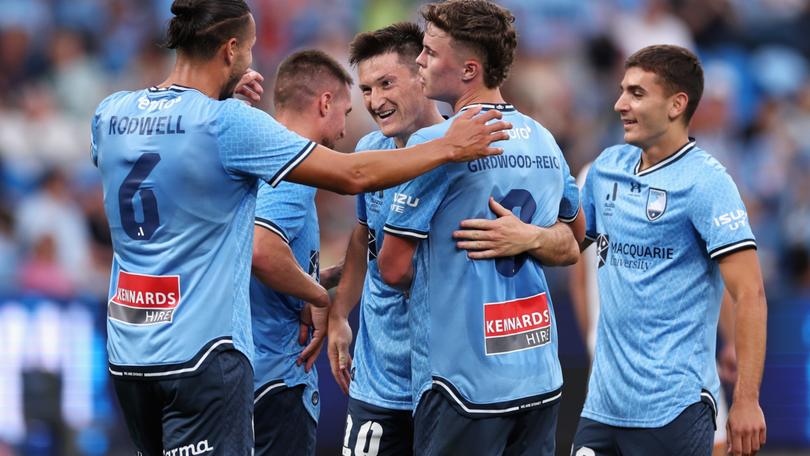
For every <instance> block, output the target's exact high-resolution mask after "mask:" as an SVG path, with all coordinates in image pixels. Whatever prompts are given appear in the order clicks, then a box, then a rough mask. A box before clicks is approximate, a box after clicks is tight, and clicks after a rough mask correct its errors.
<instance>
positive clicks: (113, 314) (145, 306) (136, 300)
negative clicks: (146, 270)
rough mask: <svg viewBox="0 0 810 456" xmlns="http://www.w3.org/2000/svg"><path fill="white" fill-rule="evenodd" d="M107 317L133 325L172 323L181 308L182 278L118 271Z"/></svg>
mask: <svg viewBox="0 0 810 456" xmlns="http://www.w3.org/2000/svg"><path fill="white" fill-rule="evenodd" d="M116 284H117V285H116V288H115V295H113V297H112V298H111V299H110V302H109V306H108V307H107V315H108V316H109V317H110V318H112V319H115V320H120V321H123V322H125V323H130V324H134V325H151V324H155V323H171V322H172V318H173V317H174V311H175V310H176V309H177V306H178V305H180V276H179V275H168V276H154V275H146V274H135V273H131V272H126V271H119V272H118V280H117V281H116Z"/></svg>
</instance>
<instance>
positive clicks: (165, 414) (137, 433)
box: [113, 350, 253, 456]
mask: <svg viewBox="0 0 810 456" xmlns="http://www.w3.org/2000/svg"><path fill="white" fill-rule="evenodd" d="M113 385H114V386H115V392H116V394H117V395H118V401H119V403H120V404H121V411H122V412H123V414H124V419H125V421H126V423H127V428H128V429H129V434H130V436H131V437H132V441H133V443H134V444H135V449H136V450H137V453H136V454H137V455H138V456H180V455H187V454H195V455H212V456H213V455H220V454H227V455H236V456H239V455H250V454H251V452H252V451H253V369H252V368H251V367H250V362H249V361H248V359H247V358H246V357H245V355H243V354H242V353H241V352H239V351H237V350H227V351H220V352H214V353H213V354H212V355H211V356H210V357H209V359H208V360H206V362H205V364H204V365H203V366H201V367H200V369H199V371H198V372H196V373H195V374H194V375H186V376H182V377H179V378H164V379H161V380H143V379H132V378H118V377H113Z"/></svg>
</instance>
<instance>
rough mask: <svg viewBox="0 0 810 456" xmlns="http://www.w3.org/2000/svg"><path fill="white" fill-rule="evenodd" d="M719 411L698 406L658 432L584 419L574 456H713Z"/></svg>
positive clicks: (707, 405)
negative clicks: (649, 455)
mask: <svg viewBox="0 0 810 456" xmlns="http://www.w3.org/2000/svg"><path fill="white" fill-rule="evenodd" d="M714 420H715V409H714V408H713V404H712V402H710V400H708V399H706V400H701V401H700V402H696V403H694V404H692V405H690V406H689V407H687V408H686V409H684V411H683V412H681V414H680V415H678V417H677V418H675V419H674V420H673V421H672V422H670V423H669V424H666V425H664V426H662V427H658V428H626V427H616V426H610V425H607V424H603V423H599V422H596V421H593V420H590V419H588V418H580V420H579V426H577V433H576V435H575V436H574V446H573V448H572V450H571V454H572V455H574V456H609V455H610V456H612V455H615V456H618V455H623V454H654V455H661V456H667V455H671V456H710V455H711V454H712V447H713V446H714V429H715V421H714Z"/></svg>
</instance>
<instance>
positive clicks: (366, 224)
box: [357, 219, 368, 226]
mask: <svg viewBox="0 0 810 456" xmlns="http://www.w3.org/2000/svg"><path fill="white" fill-rule="evenodd" d="M357 223H359V224H361V225H363V226H368V222H367V221H365V220H361V219H357Z"/></svg>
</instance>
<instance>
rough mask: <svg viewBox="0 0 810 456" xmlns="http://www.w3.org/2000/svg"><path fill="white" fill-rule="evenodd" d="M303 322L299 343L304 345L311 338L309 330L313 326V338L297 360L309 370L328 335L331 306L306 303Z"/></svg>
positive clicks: (302, 312)
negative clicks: (316, 305)
mask: <svg viewBox="0 0 810 456" xmlns="http://www.w3.org/2000/svg"><path fill="white" fill-rule="evenodd" d="M300 318H301V323H300V326H299V330H298V343H299V344H301V345H304V344H306V343H307V339H309V332H310V331H309V330H310V328H312V339H310V340H309V345H307V346H306V347H304V350H303V351H302V352H301V354H300V355H299V356H298V359H297V360H296V361H295V363H296V364H297V365H299V366H300V365H301V364H304V372H309V371H310V369H312V365H313V364H315V360H317V359H318V355H319V354H320V353H321V348H323V342H324V338H325V337H326V332H327V329H328V328H327V325H328V321H329V307H328V306H327V307H315V306H313V305H311V304H309V303H307V304H305V305H304V308H303V309H302V310H301V317H300Z"/></svg>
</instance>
